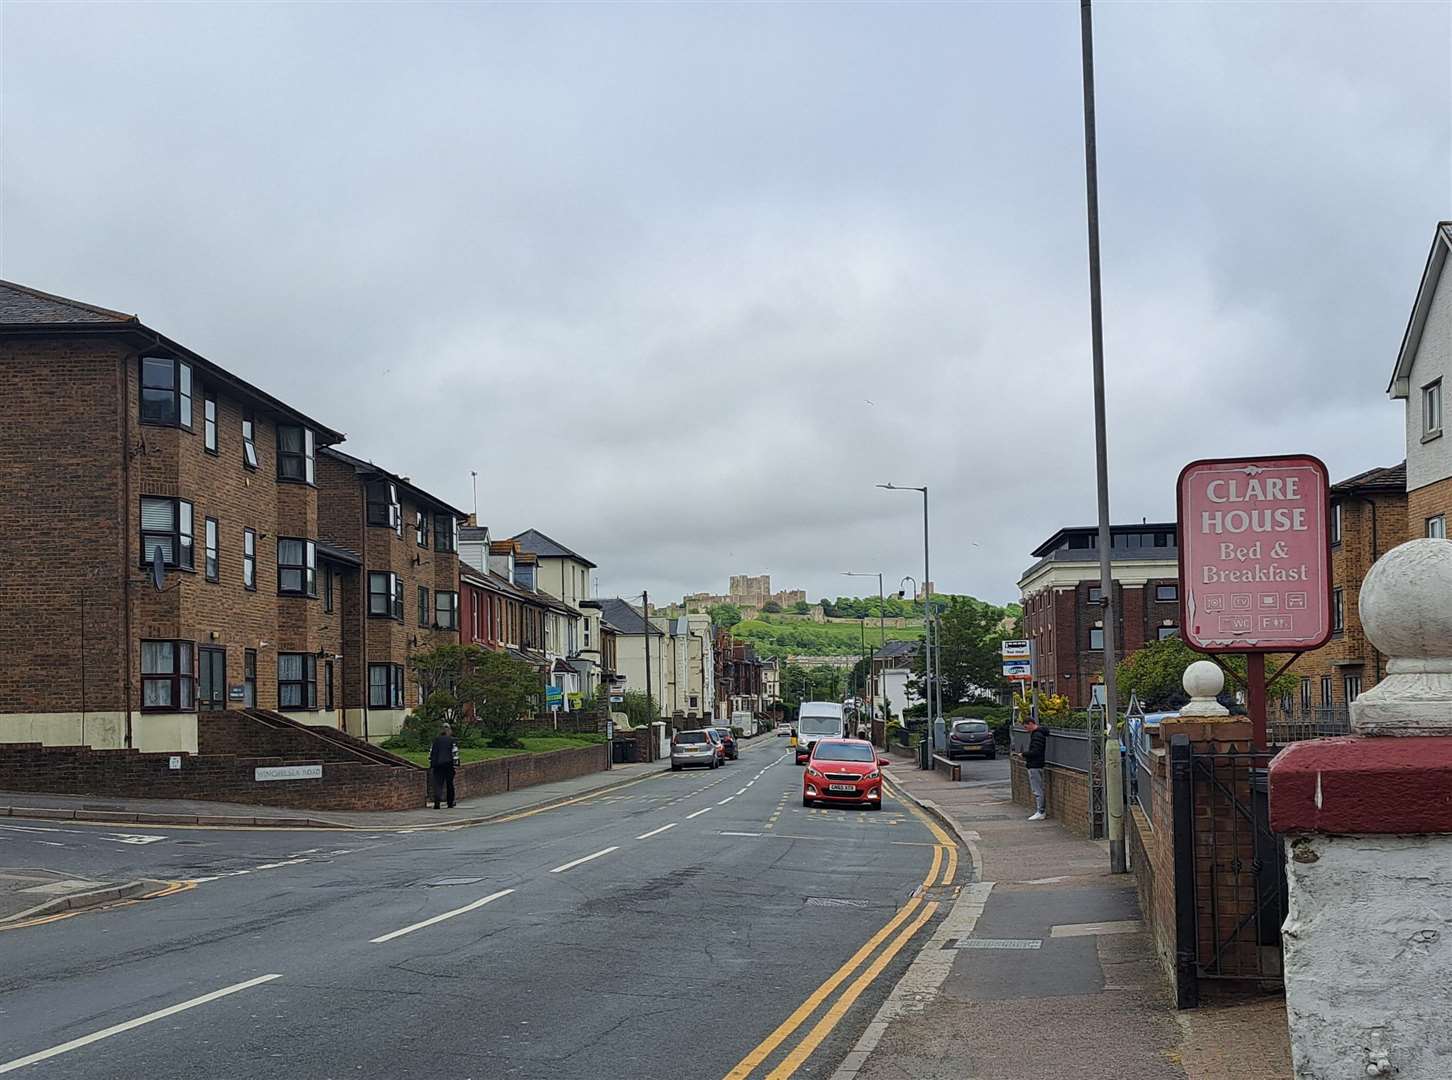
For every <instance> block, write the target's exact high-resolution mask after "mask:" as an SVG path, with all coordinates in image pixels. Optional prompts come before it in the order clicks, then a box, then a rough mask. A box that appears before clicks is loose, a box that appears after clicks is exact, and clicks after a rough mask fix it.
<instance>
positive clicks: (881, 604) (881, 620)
mask: <svg viewBox="0 0 1452 1080" xmlns="http://www.w3.org/2000/svg"><path fill="white" fill-rule="evenodd" d="M842 576H843V577H866V578H870V577H875V578H877V647H878V648H879V649H881V648H882V647H883V645H884V644H886V642H887V597H886V595H885V594H884V593H883V591H882V571H881V570H878V571H876V572H872V573H858V572H855V571H852V570H844V571H842ZM868 655H869V659H868V661H867V676H868V678H870V679H872V680H873V681H872V683H871V687H872V689H871V691H870V692H869V693H868V696H867V697H868V702H869V704H870V706H871V709H872V712H871V719H872V720H876V719H877V697H878V694H877V680H876V678H875V677H874V676H873V668H874V666H875V665H874V664H873V662H872V660H871V658H870V657H871V654H870V653H869V654H868ZM884 703H885V701H884ZM884 712H886V710H885V709H884ZM882 719H883V730H884V731H886V730H887V717H886V716H884V717H883V718H882ZM867 731H868V737H869V738H871V732H872V726H871V723H870V722H869V724H868V728H867Z"/></svg>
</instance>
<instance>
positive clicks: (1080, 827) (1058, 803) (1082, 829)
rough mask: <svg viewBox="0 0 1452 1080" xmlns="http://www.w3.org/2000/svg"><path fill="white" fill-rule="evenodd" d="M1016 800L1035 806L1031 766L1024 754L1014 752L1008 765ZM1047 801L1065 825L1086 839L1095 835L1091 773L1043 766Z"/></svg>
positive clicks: (1053, 812) (1046, 803)
mask: <svg viewBox="0 0 1452 1080" xmlns="http://www.w3.org/2000/svg"><path fill="white" fill-rule="evenodd" d="M1009 777H1010V788H1011V791H1012V793H1013V801H1014V802H1016V803H1018V804H1019V805H1020V806H1026V807H1028V808H1030V809H1032V808H1033V805H1034V796H1033V792H1032V791H1030V790H1029V782H1028V769H1027V768H1025V767H1024V763H1023V755H1021V754H1014V755H1012V759H1011V764H1010V766H1009ZM1044 804H1045V806H1047V808H1048V811H1049V817H1051V818H1053V819H1054V820H1055V821H1057V822H1058V823H1059V824H1060V825H1062V826H1064V828H1066V829H1068V830H1069V831H1070V832H1072V833H1074V834H1075V835H1076V836H1082V837H1085V838H1086V839H1087V838H1089V837H1091V836H1092V835H1093V833H1092V830H1091V828H1090V825H1091V822H1090V821H1089V775H1088V774H1087V773H1081V772H1077V771H1076V770H1074V769H1065V768H1063V767H1061V766H1058V765H1050V766H1048V767H1047V768H1045V769H1044Z"/></svg>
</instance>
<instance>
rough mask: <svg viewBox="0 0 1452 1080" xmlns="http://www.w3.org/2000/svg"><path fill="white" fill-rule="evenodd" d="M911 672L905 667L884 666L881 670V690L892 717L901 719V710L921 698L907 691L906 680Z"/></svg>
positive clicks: (910, 676) (916, 702) (914, 703)
mask: <svg viewBox="0 0 1452 1080" xmlns="http://www.w3.org/2000/svg"><path fill="white" fill-rule="evenodd" d="M912 674H913V673H912V672H911V671H910V670H909V669H907V668H886V669H885V670H884V671H883V672H882V692H883V694H884V695H886V697H887V707H888V709H889V710H890V711H891V712H892V715H893V718H894V719H896V720H901V719H902V714H903V710H904V709H906V708H908V707H910V706H912V705H916V704H918V702H920V701H922V698H920V697H918V696H917V695H916V694H909V693H908V687H907V684H908V680H909V679H910V678H912Z"/></svg>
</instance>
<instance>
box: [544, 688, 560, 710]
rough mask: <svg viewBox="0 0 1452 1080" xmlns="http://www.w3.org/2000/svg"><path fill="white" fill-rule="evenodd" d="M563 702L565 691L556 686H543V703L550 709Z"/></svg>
mask: <svg viewBox="0 0 1452 1080" xmlns="http://www.w3.org/2000/svg"><path fill="white" fill-rule="evenodd" d="M564 703H565V692H564V691H563V690H561V689H560V688H559V687H558V686H546V687H545V704H546V705H548V706H549V707H550V708H551V709H557V708H559V707H560V706H561V705H563V704H564Z"/></svg>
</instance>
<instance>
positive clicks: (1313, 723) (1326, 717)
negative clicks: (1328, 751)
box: [1266, 705, 1351, 746]
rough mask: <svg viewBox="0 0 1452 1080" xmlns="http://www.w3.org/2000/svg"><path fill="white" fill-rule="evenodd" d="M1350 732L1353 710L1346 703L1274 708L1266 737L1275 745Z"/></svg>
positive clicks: (1268, 719) (1268, 722)
mask: <svg viewBox="0 0 1452 1080" xmlns="http://www.w3.org/2000/svg"><path fill="white" fill-rule="evenodd" d="M1350 734H1351V710H1350V709H1348V708H1347V707H1346V706H1345V705H1335V706H1328V707H1326V708H1321V709H1295V710H1290V709H1280V710H1273V711H1271V713H1270V715H1269V716H1268V717H1267V718H1266V736H1267V737H1268V738H1269V740H1270V743H1271V745H1272V746H1285V745H1286V744H1288V743H1293V742H1304V741H1305V740H1307V739H1326V738H1331V737H1333V736H1336V735H1350Z"/></svg>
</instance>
